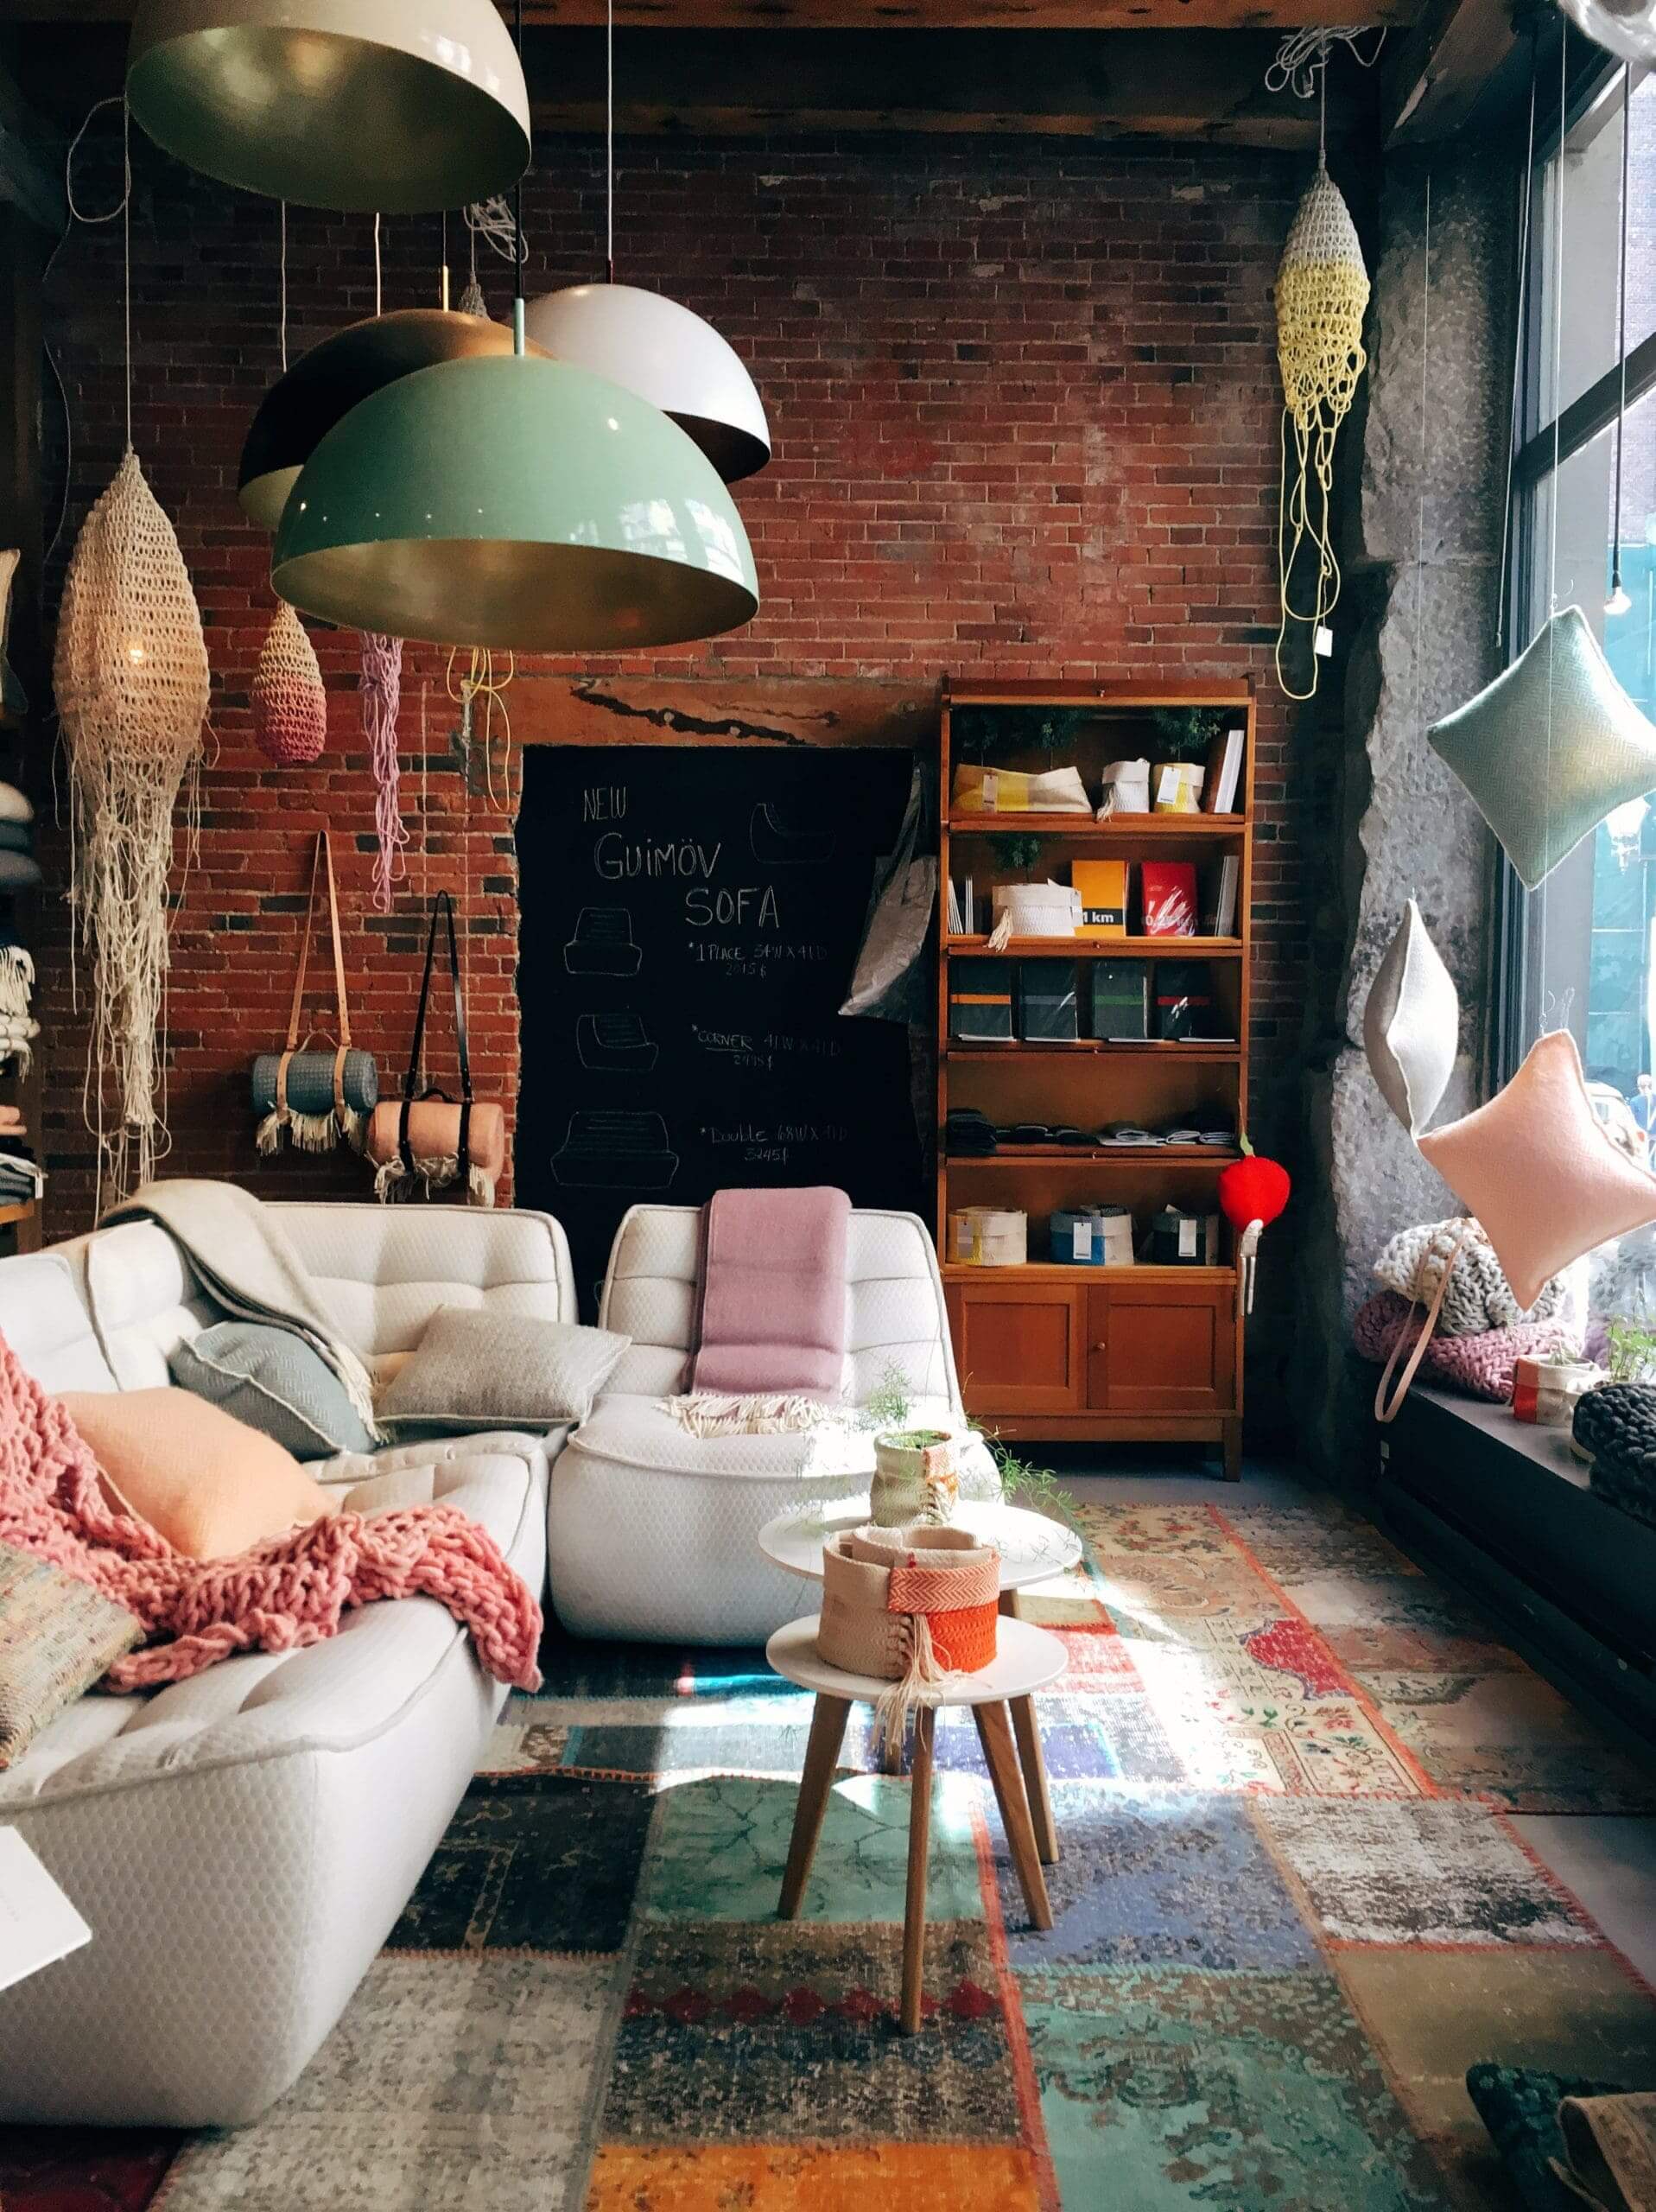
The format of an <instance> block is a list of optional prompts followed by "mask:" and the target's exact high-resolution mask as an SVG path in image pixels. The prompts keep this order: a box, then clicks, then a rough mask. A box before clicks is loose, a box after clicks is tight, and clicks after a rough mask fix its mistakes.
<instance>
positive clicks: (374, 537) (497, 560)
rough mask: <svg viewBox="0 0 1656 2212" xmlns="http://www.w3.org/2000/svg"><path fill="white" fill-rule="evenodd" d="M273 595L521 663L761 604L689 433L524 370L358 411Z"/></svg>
mask: <svg viewBox="0 0 1656 2212" xmlns="http://www.w3.org/2000/svg"><path fill="white" fill-rule="evenodd" d="M519 312H520V314H521V302H520V303H519ZM519 327H520V329H521V324H520V326H519ZM271 582H273V584H274V585H275V588H276V591H277V593H278V594H279V595H280V596H281V597H282V598H283V599H286V600H290V601H292V602H293V604H294V605H295V607H301V608H303V610H304V611H305V613H308V614H313V615H316V616H319V617H320V618H321V619H322V620H327V621H330V622H338V623H342V624H345V625H347V626H353V627H355V628H358V629H366V630H381V631H385V632H390V634H391V635H392V636H394V637H401V638H422V639H428V640H430V641H431V642H432V643H434V644H436V645H487V646H491V647H493V648H495V649H496V650H508V649H510V650H512V651H517V652H583V651H586V652H601V651H622V652H624V651H630V650H634V649H638V648H640V647H644V646H650V645H676V644H679V643H680V642H682V640H684V639H689V638H710V637H713V636H715V635H716V634H717V633H718V632H720V631H724V630H733V629H734V628H736V626H738V625H739V623H743V622H746V621H749V620H752V617H753V615H754V614H755V613H757V612H758V603H759V594H758V575H757V574H756V572H755V569H754V566H753V555H752V550H751V548H750V547H749V545H748V542H747V533H746V531H745V530H744V529H743V528H742V524H741V518H740V517H739V515H738V514H737V512H736V510H735V507H734V506H733V505H732V502H731V499H730V494H729V493H727V492H726V489H725V487H724V486H723V484H722V483H721V482H720V480H719V476H718V474H717V472H716V471H715V470H714V467H712V465H711V464H710V463H709V462H708V461H707V460H705V459H704V458H703V456H702V455H701V454H700V453H699V452H698V451H697V449H696V448H695V446H694V445H693V444H692V443H691V442H690V440H689V439H688V437H686V436H685V435H684V433H683V431H682V430H681V429H678V427H677V426H676V424H675V423H669V421H668V419H667V417H666V416H664V415H663V414H662V413H661V412H660V410H658V409H657V408H654V407H652V406H650V405H649V404H648V403H647V402H645V401H644V400H642V399H639V398H638V397H637V396H636V395H635V394H634V393H632V392H630V391H623V390H622V389H621V387H620V386H619V385H615V384H611V383H609V382H608V381H606V379H605V378H602V377H598V376H593V374H591V372H589V371H587V370H585V369H578V368H574V367H572V366H571V365H569V364H568V363H567V362H564V361H553V360H545V359H536V358H535V357H534V356H533V355H530V354H527V353H524V354H520V355H519V356H517V358H515V359H472V360H461V361H447V362H444V363H442V364H441V365H439V366H437V367H435V368H430V369H421V370H419V371H417V372H416V373H415V374H414V375H412V376H405V377H400V378H397V381H396V383H394V384H390V385H385V386H384V388H383V389H382V390H381V391H377V392H374V393H372V394H371V396H370V397H368V398H366V399H365V400H363V401H362V402H361V404H359V405H358V406H356V407H354V408H352V410H351V412H350V413H349V414H348V415H347V416H346V417H345V418H344V420H343V421H342V422H340V423H336V424H335V426H334V428H333V429H331V430H330V431H329V432H328V433H327V436H326V437H324V438H323V439H322V440H321V442H320V444H319V445H318V446H317V448H316V450H315V452H314V454H312V455H311V458H310V460H309V461H308V462H307V464H306V466H305V469H304V473H303V474H302V475H301V477H300V480H299V481H298V483H297V485H295V487H294V491H293V493H292V495H291V496H290V498H289V500H288V504H287V505H286V507H285V508H284V510H283V512H282V523H281V526H280V528H279V530H278V531H277V533H276V548H275V552H274V556H273V564H272V569H271Z"/></svg>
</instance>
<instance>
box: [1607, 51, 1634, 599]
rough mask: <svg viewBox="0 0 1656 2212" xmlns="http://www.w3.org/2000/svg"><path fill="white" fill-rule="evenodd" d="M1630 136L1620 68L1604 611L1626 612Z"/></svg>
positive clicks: (1629, 83) (1629, 87) (1627, 79)
mask: <svg viewBox="0 0 1656 2212" xmlns="http://www.w3.org/2000/svg"><path fill="white" fill-rule="evenodd" d="M1632 136H1633V72H1632V70H1631V69H1623V71H1622V72H1621V250H1620V253H1619V255H1618V257H1617V262H1616V309H1615V343H1616V352H1617V353H1618V354H1619V355H1620V357H1621V397H1620V398H1619V399H1618V400H1617V402H1616V410H1615V507H1614V510H1613V514H1614V520H1613V522H1612V524H1611V529H1610V596H1609V598H1608V601H1606V602H1605V607H1604V612H1605V613H1607V614H1625V613H1627V608H1628V607H1630V606H1631V604H1632V601H1630V600H1629V599H1628V597H1627V594H1626V593H1625V592H1624V591H1623V590H1622V588H1621V454H1622V449H1623V448H1624V447H1625V446H1626V444H1627V149H1628V141H1629V139H1630V138H1631V137H1632Z"/></svg>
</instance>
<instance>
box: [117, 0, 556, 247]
mask: <svg viewBox="0 0 1656 2212" xmlns="http://www.w3.org/2000/svg"><path fill="white" fill-rule="evenodd" d="M127 98H128V99H129V101H130V104H131V109H132V112H133V114H134V115H135V116H136V118H137V119H138V121H139V122H140V123H141V124H143V127H144V129H145V130H147V131H148V132H149V136H150V137H152V138H153V139H154V140H155V143H156V144H157V145H159V146H162V147H163V148H164V149H166V151H167V152H168V153H169V154H172V155H174V156H176V157H177V158H178V159H179V160H180V161H181V162H186V163H187V165H188V166H189V167H190V168H194V169H200V171H201V172H202V173H203V175H206V176H211V177H216V178H217V179H218V181H219V183H221V184H234V185H239V186H241V187H242V188H243V189H244V190H245V191H248V192H263V193H268V194H270V197H271V198H272V199H278V200H297V201H298V202H299V203H300V204H301V206H304V207H334V208H341V209H344V210H346V211H347V212H349V211H353V210H354V211H358V212H361V213H375V212H378V213H384V214H388V215H396V214H416V213H420V212H422V210H425V209H428V208H437V207H461V206H463V205H464V204H465V203H466V201H467V200H485V199H487V198H488V197H489V196H490V195H491V194H494V193H498V192H504V191H505V190H506V189H507V188H508V187H509V186H510V185H511V183H512V181H513V180H514V179H515V178H517V177H519V176H521V175H522V174H523V170H524V169H525V168H527V167H528V165H529V157H530V124H529V93H528V90H527V88H526V86H525V85H524V83H523V65H522V63H521V62H520V61H519V60H518V58H517V53H516V52H515V50H514V48H513V46H512V41H511V35H510V34H509V32H508V31H507V29H506V27H505V24H504V22H502V21H501V18H500V15H499V12H498V10H497V9H496V7H495V6H494V5H493V0H143V5H142V6H141V7H140V8H139V10H138V11H137V15H136V18H135V19H134V22H133V25H132V43H131V46H130V49H129V52H128V59H127Z"/></svg>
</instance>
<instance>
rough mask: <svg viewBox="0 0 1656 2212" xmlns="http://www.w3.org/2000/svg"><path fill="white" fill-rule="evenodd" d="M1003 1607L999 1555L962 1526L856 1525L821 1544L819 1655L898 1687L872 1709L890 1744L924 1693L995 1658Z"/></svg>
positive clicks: (901, 1732)
mask: <svg viewBox="0 0 1656 2212" xmlns="http://www.w3.org/2000/svg"><path fill="white" fill-rule="evenodd" d="M999 1609H1000V1555H999V1553H998V1552H996V1551H995V1550H994V1549H993V1548H992V1547H991V1546H989V1545H987V1544H982V1543H980V1542H979V1541H978V1539H977V1538H976V1537H975V1536H974V1535H970V1534H969V1533H968V1531H967V1530H966V1529H949V1528H941V1529H940V1528H936V1527H934V1526H931V1525H930V1524H928V1523H926V1522H914V1523H913V1524H911V1525H910V1527H909V1528H906V1529H875V1528H872V1527H871V1528H866V1529H848V1530H846V1531H845V1532H843V1533H842V1534H841V1535H835V1536H832V1537H830V1538H829V1539H828V1542H827V1543H826V1544H825V1545H824V1546H823V1548H822V1622H821V1624H820V1625H819V1627H818V1630H817V1636H816V1649H817V1652H818V1655H819V1656H820V1657H822V1659H823V1660H825V1661H826V1662H827V1663H828V1665H829V1666H830V1667H841V1668H843V1669H844V1670H845V1671H846V1673H847V1674H848V1675H875V1676H877V1677H878V1678H879V1680H881V1681H889V1682H890V1683H891V1688H890V1689H889V1690H888V1691H887V1692H886V1693H885V1695H884V1696H883V1697H882V1698H881V1699H880V1700H879V1704H878V1705H877V1706H876V1707H875V1708H874V1711H875V1717H876V1719H877V1720H878V1722H879V1726H880V1729H881V1731H882V1732H883V1734H884V1736H885V1741H886V1742H887V1744H889V1745H898V1744H900V1743H901V1742H902V1740H903V1735H904V1729H905V1728H906V1727H907V1725H908V1719H909V1715H910V1713H911V1712H912V1711H913V1709H914V1707H916V1706H917V1704H919V1703H920V1702H921V1699H922V1694H923V1692H924V1691H925V1690H926V1689H928V1688H935V1687H936V1685H937V1684H939V1683H941V1682H944V1681H948V1679H949V1676H950V1675H969V1674H976V1673H978V1672H980V1670H981V1669H983V1668H985V1667H987V1666H989V1665H990V1664H991V1663H992V1662H993V1659H994V1656H995V1622H996V1619H997V1618H998V1616H999Z"/></svg>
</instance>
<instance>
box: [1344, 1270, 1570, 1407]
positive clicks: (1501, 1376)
mask: <svg viewBox="0 0 1656 2212" xmlns="http://www.w3.org/2000/svg"><path fill="white" fill-rule="evenodd" d="M1424 1319H1425V1311H1424V1307H1422V1306H1411V1305H1410V1304H1409V1301H1408V1300H1407V1299H1406V1298H1399V1295H1398V1294H1397V1293H1396V1291H1394V1290H1381V1291H1377V1292H1376V1293H1375V1294H1374V1297H1373V1298H1370V1299H1366V1300H1364V1302H1363V1303H1362V1305H1361V1306H1359V1307H1358V1308H1357V1313H1356V1318H1355V1319H1354V1321H1353V1322H1352V1325H1351V1340H1352V1342H1353V1344H1355V1346H1356V1349H1357V1351H1358V1352H1359V1354H1360V1355H1361V1357H1363V1358H1364V1359H1372V1360H1373V1361H1374V1363H1375V1365H1376V1366H1377V1367H1383V1366H1384V1365H1385V1364H1386V1361H1387V1360H1388V1359H1389V1358H1390V1357H1391V1356H1392V1348H1393V1345H1394V1344H1396V1342H1397V1339H1398V1332H1399V1330H1400V1329H1406V1332H1407V1338H1408V1341H1407V1343H1406V1344H1405V1346H1404V1357H1405V1358H1406V1357H1407V1356H1408V1353H1409V1351H1410V1350H1411V1349H1412V1346H1413V1344H1414V1340H1415V1338H1417V1337H1418V1335H1419V1333H1420V1325H1421V1323H1422V1322H1423V1321H1424ZM1570 1348H1571V1347H1570V1331H1569V1329H1568V1327H1567V1326H1566V1325H1565V1324H1564V1322H1562V1321H1519V1322H1516V1323H1514V1325H1513V1326H1512V1327H1511V1328H1510V1329H1486V1330H1485V1331H1484V1332H1483V1333H1482V1335H1481V1336H1475V1337H1443V1336H1434V1337H1433V1338H1432V1340H1431V1343H1430V1344H1428V1345H1427V1346H1426V1351H1425V1356H1424V1358H1423V1359H1422V1361H1421V1363H1420V1366H1421V1371H1422V1373H1423V1374H1425V1375H1428V1376H1431V1380H1432V1381H1433V1382H1434V1383H1443V1386H1444V1388H1445V1389H1450V1390H1459V1391H1461V1392H1462V1393H1463V1395H1465V1396H1467V1397H1469V1398H1488V1399H1489V1400H1491V1401H1492V1402H1494V1404H1496V1405H1504V1404H1505V1403H1506V1402H1507V1401H1508V1400H1509V1399H1510V1398H1511V1396H1512V1395H1513V1361H1514V1360H1518V1359H1541V1358H1544V1357H1545V1356H1546V1354H1547V1353H1548V1352H1552V1351H1565V1350H1567V1349H1570Z"/></svg>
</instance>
